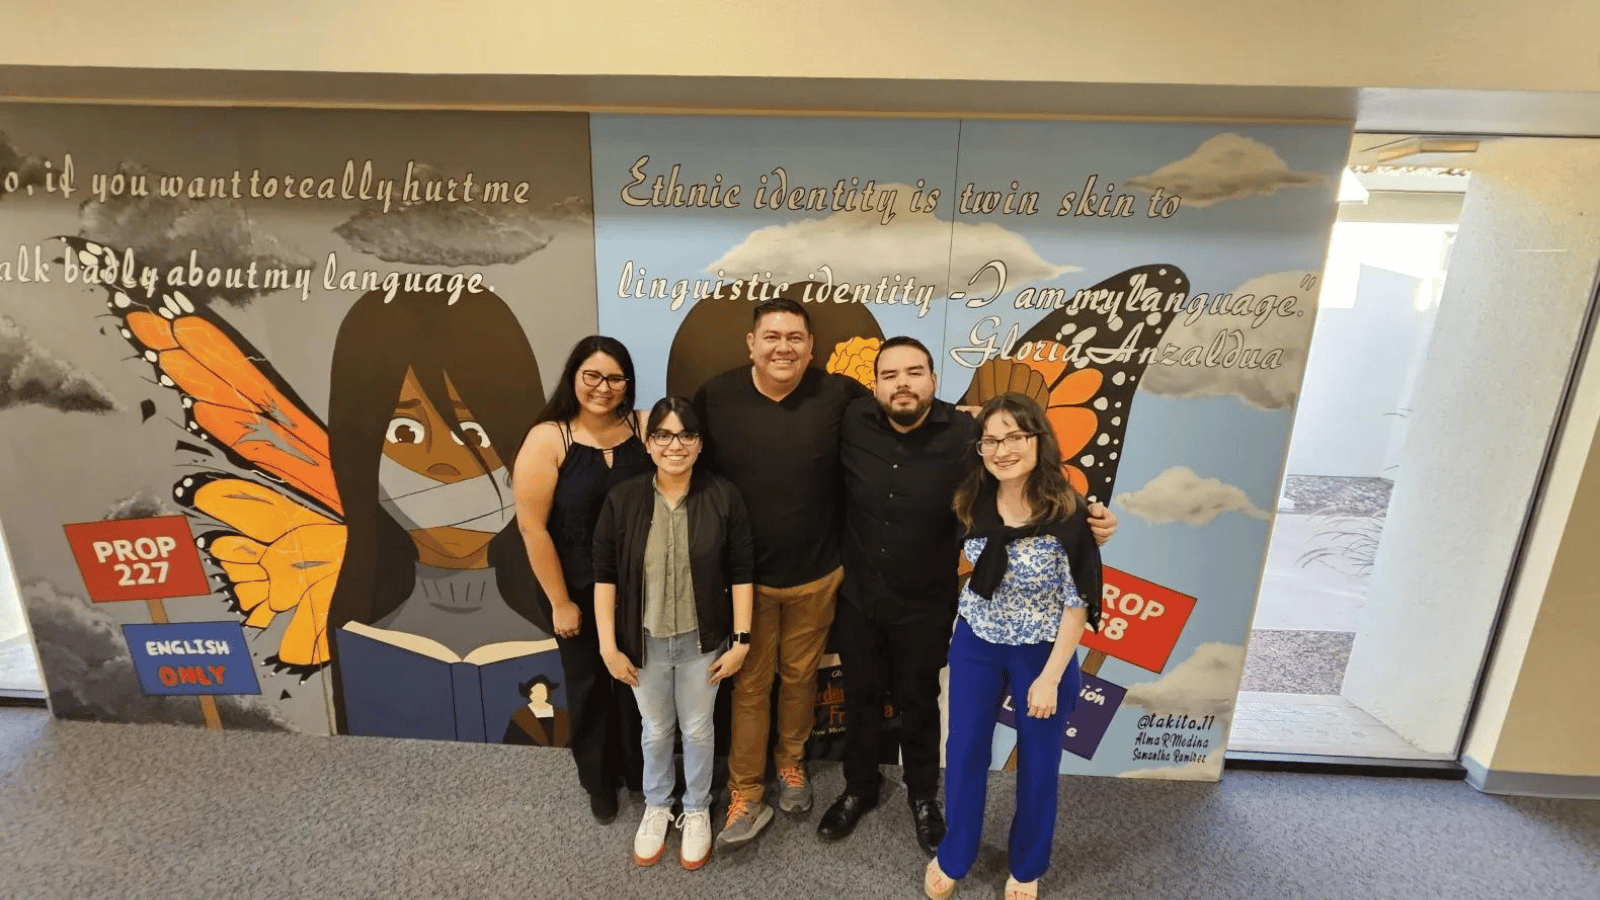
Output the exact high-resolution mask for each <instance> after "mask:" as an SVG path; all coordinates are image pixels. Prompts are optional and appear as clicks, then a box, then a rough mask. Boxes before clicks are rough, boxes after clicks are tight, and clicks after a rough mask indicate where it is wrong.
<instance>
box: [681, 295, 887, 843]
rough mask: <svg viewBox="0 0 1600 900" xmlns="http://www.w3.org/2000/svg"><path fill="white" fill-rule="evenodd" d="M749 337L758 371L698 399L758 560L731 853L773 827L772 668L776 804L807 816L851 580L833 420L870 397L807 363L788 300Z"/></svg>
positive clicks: (705, 389) (764, 314)
mask: <svg viewBox="0 0 1600 900" xmlns="http://www.w3.org/2000/svg"><path fill="white" fill-rule="evenodd" d="M745 341H746V343H747V345H748V347H749V350H750V361H751V365H750V366H740V367H739V368H737V369H733V370H731V371H728V372H724V373H723V374H721V375H718V376H715V377H713V378H711V379H709V380H707V381H706V383H705V385H704V386H702V387H701V388H700V391H699V392H698V393H697V394H696V395H695V407H696V409H697V411H698V412H699V415H700V422H701V427H702V429H703V430H704V437H705V439H706V446H705V450H704V451H703V453H702V458H703V459H705V460H706V461H707V462H708V464H709V465H711V466H712V467H713V468H714V469H715V470H716V471H717V472H718V473H720V474H721V475H723V476H724V477H726V478H727V479H728V480H730V481H732V482H733V483H734V484H735V485H736V486H738V488H739V491H740V493H741V494H742V495H743V496H744V502H745V506H746V508H748V510H749V512H750V525H751V530H752V531H753V532H754V537H755V552H756V572H755V579H756V582H755V607H754V611H753V612H754V615H753V616H752V620H751V629H750V636H749V640H750V653H749V655H748V656H747V657H746V658H745V662H744V666H743V668H741V669H740V670H739V672H738V674H736V675H735V676H734V680H733V722H732V726H733V733H732V737H731V740H730V742H729V748H728V788H729V793H730V800H731V802H730V804H729V808H728V819H727V822H726V823H725V824H724V826H723V829H722V832H721V833H720V834H719V835H718V836H717V844H718V846H719V847H724V848H727V847H734V846H738V845H741V844H744V843H748V842H749V841H751V840H753V839H754V838H755V837H756V836H757V835H758V834H760V833H761V829H763V828H765V827H766V825H767V823H768V822H770V821H771V820H772V807H770V806H768V805H767V804H766V803H764V802H762V801H763V797H764V794H765V783H764V782H765V779H764V775H765V773H766V762H767V761H766V748H767V737H768V735H767V731H768V723H769V717H770V714H771V710H770V706H771V695H772V680H773V675H774V671H776V673H777V675H778V676H779V679H780V683H779V688H778V715H777V730H778V733H777V739H776V741H775V742H774V748H773V757H774V760H773V761H774V763H775V764H776V767H777V771H778V790H779V795H778V806H779V808H781V809H783V810H784V811H785V812H804V811H806V810H809V809H810V808H811V794H812V792H811V782H810V780H809V778H808V777H807V775H806V771H805V767H804V765H803V764H802V759H801V756H802V754H803V752H804V749H805V742H806V738H807V737H808V736H809V735H810V733H811V727H812V723H813V721H814V717H815V712H814V711H815V704H816V686H817V664H818V662H819V661H820V660H821V658H822V653H823V650H824V649H825V647H826V645H827V640H828V630H829V628H830V627H831V626H832V624H833V612H834V597H835V594H836V593H837V591H838V589H839V584H840V582H841V581H842V580H843V577H844V576H843V569H842V568H841V566H840V557H839V545H840V533H841V530H842V529H841V515H840V503H841V495H842V484H841V481H840V473H841V469H840V463H839V423H840V420H841V418H842V416H843V415H844V409H845V407H846V406H847V405H848V404H849V403H850V401H851V400H854V399H856V398H859V397H865V396H868V392H867V390H866V388H864V387H862V385H861V384H860V383H859V382H857V381H855V380H854V379H851V378H848V377H845V376H843V375H837V374H830V373H827V372H823V371H821V370H819V369H815V368H812V367H811V365H810V363H811V351H812V335H811V320H810V316H809V315H807V313H806V311H805V308H804V307H802V306H801V305H800V304H799V303H796V302H795V301H794V300H790V299H783V298H779V299H774V300H768V301H766V302H764V303H761V304H758V305H757V306H756V307H755V314H754V325H753V327H752V329H751V332H750V334H748V335H746V337H745ZM847 677H848V676H847Z"/></svg>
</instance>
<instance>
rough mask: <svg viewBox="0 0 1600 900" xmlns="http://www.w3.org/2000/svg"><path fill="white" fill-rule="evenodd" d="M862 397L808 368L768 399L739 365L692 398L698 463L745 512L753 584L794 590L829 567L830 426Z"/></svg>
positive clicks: (832, 527)
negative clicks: (728, 485)
mask: <svg viewBox="0 0 1600 900" xmlns="http://www.w3.org/2000/svg"><path fill="white" fill-rule="evenodd" d="M865 396H868V392H867V389H866V388H864V387H862V386H861V383H860V382H858V381H856V380H854V379H852V378H848V377H846V376H844V375H838V374H831V373H828V372H824V371H822V370H820V369H814V368H813V369H807V370H806V372H805V374H804V375H802V376H800V383H799V384H798V385H796V386H795V389H794V390H793V391H790V392H789V395H788V396H787V397H784V398H783V399H782V400H776V401H775V400H771V399H768V398H767V397H766V396H764V395H762V393H761V392H760V391H758V390H756V386H755V383H754V382H753V381H752V380H751V370H750V367H749V366H741V367H739V368H737V369H732V370H730V371H727V372H724V373H722V374H721V375H718V376H716V377H714V378H711V379H709V380H707V381H706V383H705V384H704V385H703V386H701V388H700V391H699V392H698V393H697V394H695V398H694V405H695V410H696V412H698V413H699V415H700V423H701V430H702V431H703V432H704V434H705V438H706V442H707V443H706V446H705V447H704V449H703V450H702V453H701V458H702V459H703V460H705V461H707V463H708V464H709V465H710V466H711V467H712V469H713V470H714V471H716V472H717V473H718V474H720V475H722V476H723V477H724V478H726V479H728V480H729V481H731V482H733V483H734V485H735V486H736V487H738V488H739V493H740V494H741V495H742V496H743V497H744V501H745V506H746V507H747V508H748V509H749V511H750V526H751V530H752V531H753V532H754V534H755V550H756V583H757V584H760V585H763V586H765V587H775V588H783V587H794V586H795V585H800V584H805V583H807V582H810V581H815V580H817V579H818V578H821V577H822V576H824V575H827V574H828V573H829V572H832V571H833V570H834V569H836V568H838V567H839V534H840V531H841V525H842V522H841V516H840V505H841V495H842V493H843V488H842V483H841V472H842V470H841V468H840V465H839V423H840V420H841V419H842V418H843V416H844V409H845V406H847V405H848V404H849V403H850V401H851V400H854V399H856V398H857V397H865Z"/></svg>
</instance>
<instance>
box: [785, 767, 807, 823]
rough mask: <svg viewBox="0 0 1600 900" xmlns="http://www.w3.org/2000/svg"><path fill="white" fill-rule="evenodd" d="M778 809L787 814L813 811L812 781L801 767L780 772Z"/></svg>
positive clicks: (788, 768)
mask: <svg viewBox="0 0 1600 900" xmlns="http://www.w3.org/2000/svg"><path fill="white" fill-rule="evenodd" d="M778 808H779V809H781V810H783V811H784V812H786V813H803V812H808V811H809V810H810V809H811V779H809V778H807V777H806V770H805V769H803V768H801V767H800V766H789V767H787V768H785V769H782V770H781V771H779V772H778Z"/></svg>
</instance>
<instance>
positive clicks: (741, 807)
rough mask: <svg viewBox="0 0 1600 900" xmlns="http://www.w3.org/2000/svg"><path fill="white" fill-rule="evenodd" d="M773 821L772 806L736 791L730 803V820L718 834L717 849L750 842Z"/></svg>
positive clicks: (725, 848)
mask: <svg viewBox="0 0 1600 900" xmlns="http://www.w3.org/2000/svg"><path fill="white" fill-rule="evenodd" d="M771 821H772V807H770V806H768V805H767V804H765V803H751V802H750V801H748V800H746V799H745V798H743V797H741V796H739V792H738V791H734V792H733V801H732V802H731V803H729V804H728V821H727V823H726V824H724V825H723V826H722V833H721V834H719V835H717V849H719V850H731V849H733V848H735V847H742V846H744V845H745V844H748V843H750V842H751V841H753V840H755V839H756V835H758V834H760V833H761V829H763V828H765V827H767V823H769V822H771Z"/></svg>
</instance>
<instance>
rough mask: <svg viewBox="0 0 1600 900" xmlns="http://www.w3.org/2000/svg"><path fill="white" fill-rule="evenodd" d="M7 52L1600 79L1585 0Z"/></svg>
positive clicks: (314, 8) (116, 43)
mask: <svg viewBox="0 0 1600 900" xmlns="http://www.w3.org/2000/svg"><path fill="white" fill-rule="evenodd" d="M5 7H6V9H5V27H4V28H3V29H0V61H4V62H5V63H9V64H13V65H32V66H76V65H94V66H128V67H138V68H172V69H265V70H293V71H330V72H412V73H442V72H456V73H503V74H519V73H528V74H567V75H612V74H621V75H626V74H636V75H686V76H712V75H715V76H747V77H773V78H794V77H803V78H921V79H978V80H986V81H1007V80H1013V81H1036V82H1090V83H1096V82H1099V83H1104V82H1121V83H1140V84H1212V85H1273V86H1333V87H1360V86H1369V87H1437V88H1463V89H1477V88H1481V89H1495V90H1526V91H1537V90H1548V91H1587V90H1596V89H1600V66H1596V64H1595V57H1594V46H1593V36H1594V35H1595V34H1596V33H1600V4H1597V3H1594V2H1592V0H1456V2H1451V0H1384V2H1379V0H1346V2H1327V0H1320V2H1319V0H1211V2H1207V3H1195V2H1192V0H1140V2H1138V3H1130V2H1127V0H1072V2H1062V0H988V2H983V3H954V2H949V0H873V2H867V3H864V2H859V0H812V2H810V3H806V4H800V5H794V4H779V3H756V2H750V0H697V2H693V3H682V2H676V0H585V2H582V3H568V2H551V0H484V2H478V3H473V4H459V5H445V6H441V5H439V4H437V3H433V2H424V0H394V2H390V0H317V2H305V3H251V4H246V3H217V2H215V0H150V2H143V3H138V4H128V3H117V2H104V0H101V2H93V0H12V2H9V3H7V4H5Z"/></svg>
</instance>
